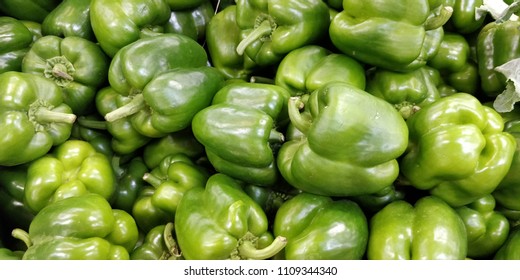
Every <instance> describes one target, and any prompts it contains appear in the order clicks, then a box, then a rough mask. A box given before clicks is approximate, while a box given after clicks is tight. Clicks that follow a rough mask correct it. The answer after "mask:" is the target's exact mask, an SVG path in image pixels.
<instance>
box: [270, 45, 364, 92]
mask: <svg viewBox="0 0 520 280" xmlns="http://www.w3.org/2000/svg"><path fill="white" fill-rule="evenodd" d="M331 81H343V82H346V83H349V84H352V85H353V86H355V87H358V88H360V89H363V90H364V89H365V83H366V78H365V69H364V68H363V65H362V64H361V63H359V62H358V61H357V60H354V59H353V58H351V57H349V56H346V55H344V54H338V53H332V52H331V51H329V50H328V49H326V48H324V47H321V46H318V45H308V46H304V47H301V48H298V49H295V50H292V51H291V52H289V53H288V54H287V55H286V56H285V57H284V58H283V59H282V61H280V64H279V65H278V68H277V70H276V76H275V84H276V85H279V86H281V87H283V88H285V89H287V90H289V91H290V92H291V95H303V94H307V93H311V92H313V91H314V90H317V89H318V88H320V87H321V86H323V85H325V84H326V83H328V82H331Z"/></svg>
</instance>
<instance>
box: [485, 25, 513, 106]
mask: <svg viewBox="0 0 520 280" xmlns="http://www.w3.org/2000/svg"><path fill="white" fill-rule="evenodd" d="M518 40H520V21H512V20H508V21H504V22H496V21H493V22H490V23H488V24H486V25H485V26H484V27H483V28H482V29H481V30H480V32H479V33H478V37H477V45H476V48H477V49H476V50H477V61H478V73H479V75H480V81H481V82H480V86H481V89H482V91H483V92H484V94H486V95H487V96H490V97H495V96H497V95H498V94H500V93H501V92H502V91H504V90H505V88H506V81H507V78H506V77H505V76H504V75H503V74H502V73H501V72H499V71H496V69H495V68H496V67H498V66H501V65H502V64H504V63H506V62H508V61H510V60H513V59H515V58H520V45H519V44H518Z"/></svg>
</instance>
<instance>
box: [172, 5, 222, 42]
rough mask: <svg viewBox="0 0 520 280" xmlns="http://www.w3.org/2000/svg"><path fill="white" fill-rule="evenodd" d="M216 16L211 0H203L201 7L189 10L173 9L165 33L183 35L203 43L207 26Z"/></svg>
mask: <svg viewBox="0 0 520 280" xmlns="http://www.w3.org/2000/svg"><path fill="white" fill-rule="evenodd" d="M214 14H215V10H214V9H213V5H212V4H211V2H210V1H209V0H203V1H202V3H200V5H199V6H196V7H193V8H189V9H182V10H176V9H173V8H172V13H171V15H170V20H169V21H168V24H166V25H165V27H164V32H165V33H177V34H183V35H186V36H188V37H190V38H192V39H193V40H195V41H197V42H203V41H204V38H206V26H207V25H208V22H209V21H210V20H211V18H212V17H213V15H214Z"/></svg>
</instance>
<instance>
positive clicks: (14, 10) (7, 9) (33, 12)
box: [0, 0, 61, 23]
mask: <svg viewBox="0 0 520 280" xmlns="http://www.w3.org/2000/svg"><path fill="white" fill-rule="evenodd" d="M60 2H61V0H2V2H0V12H2V13H3V14H5V15H7V16H10V17H14V18H17V19H20V20H28V21H35V22H38V23H42V21H43V20H44V19H45V17H46V16H47V15H48V14H49V13H50V12H51V11H52V10H54V9H55V8H56V7H57V6H58V5H59V4H60Z"/></svg>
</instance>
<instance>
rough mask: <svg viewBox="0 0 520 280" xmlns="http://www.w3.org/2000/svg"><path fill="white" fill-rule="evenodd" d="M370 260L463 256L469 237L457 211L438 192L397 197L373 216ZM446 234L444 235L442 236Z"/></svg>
mask: <svg viewBox="0 0 520 280" xmlns="http://www.w3.org/2000/svg"><path fill="white" fill-rule="evenodd" d="M369 226H370V237H369V239H368V247H367V258H368V259H369V260H462V259H465V258H466V253H467V246H468V244H467V242H468V241H467V237H466V229H465V227H464V223H463V222H462V219H461V218H460V217H459V215H458V214H457V212H456V211H455V210H454V209H453V208H452V207H450V206H449V205H448V204H446V203H445V202H444V201H442V200H441V199H439V198H436V197H434V196H425V197H422V198H420V199H419V200H417V202H415V203H414V204H413V205H412V204H410V203H409V202H407V201H405V200H398V201H394V202H392V203H390V204H388V205H387V206H385V207H384V208H383V209H382V210H380V211H379V212H377V213H376V214H375V215H374V216H373V217H372V218H371V219H370V225H369ZM441 234H442V237H441V236H439V235H441Z"/></svg>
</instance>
